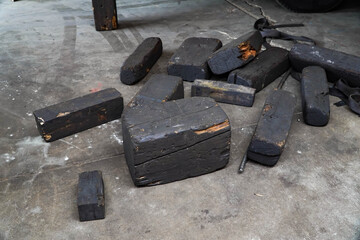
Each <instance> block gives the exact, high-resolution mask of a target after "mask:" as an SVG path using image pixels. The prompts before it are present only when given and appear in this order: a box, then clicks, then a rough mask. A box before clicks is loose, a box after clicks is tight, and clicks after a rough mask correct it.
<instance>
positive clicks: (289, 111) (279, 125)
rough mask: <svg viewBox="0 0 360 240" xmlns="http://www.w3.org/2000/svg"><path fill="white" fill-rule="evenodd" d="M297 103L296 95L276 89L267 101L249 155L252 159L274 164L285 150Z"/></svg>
mask: <svg viewBox="0 0 360 240" xmlns="http://www.w3.org/2000/svg"><path fill="white" fill-rule="evenodd" d="M295 104H296V98H295V95H294V94H292V93H290V92H287V91H284V90H275V91H274V92H272V93H271V94H270V95H269V97H268V98H267V99H266V101H265V105H264V108H263V110H262V113H261V116H260V119H259V122H258V125H257V127H256V129H255V133H254V135H253V137H252V139H251V142H250V145H249V148H248V151H247V155H248V158H249V159H250V160H253V161H256V162H259V163H261V164H264V165H268V166H273V165H275V164H276V163H277V161H278V159H279V158H280V155H281V153H282V152H283V150H284V147H285V143H286V139H287V136H288V134H289V130H290V127H291V120H292V117H293V113H294V109H295Z"/></svg>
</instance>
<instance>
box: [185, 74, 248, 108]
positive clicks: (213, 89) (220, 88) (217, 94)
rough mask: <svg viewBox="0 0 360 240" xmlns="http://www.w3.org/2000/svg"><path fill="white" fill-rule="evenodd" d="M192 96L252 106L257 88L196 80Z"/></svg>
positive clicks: (192, 88)
mask: <svg viewBox="0 0 360 240" xmlns="http://www.w3.org/2000/svg"><path fill="white" fill-rule="evenodd" d="M191 96H192V97H194V96H199V97H211V98H213V99H215V101H217V102H223V103H230V104H236V105H240V106H246V107H251V106H252V105H253V103H254V98H255V89H254V88H250V87H245V86H241V85H236V84H229V83H224V82H219V81H209V80H199V79H197V80H195V82H194V84H193V85H192V86H191Z"/></svg>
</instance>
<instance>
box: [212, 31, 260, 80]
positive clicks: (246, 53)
mask: <svg viewBox="0 0 360 240" xmlns="http://www.w3.org/2000/svg"><path fill="white" fill-rule="evenodd" d="M263 41H264V40H263V38H262V36H261V34H260V32H259V31H252V32H249V33H247V34H245V35H243V36H241V37H239V38H237V39H235V40H233V41H232V42H230V43H228V44H226V45H224V46H223V47H222V48H220V49H219V50H217V51H216V52H214V53H213V54H212V55H211V56H210V57H209V59H208V65H209V67H210V69H211V71H212V72H213V73H214V74H223V73H226V72H230V71H231V70H233V69H235V68H238V67H241V66H242V65H245V64H246V63H248V62H250V61H251V60H252V59H253V58H254V57H255V56H256V55H257V54H258V53H259V51H260V49H261V45H262V43H263Z"/></svg>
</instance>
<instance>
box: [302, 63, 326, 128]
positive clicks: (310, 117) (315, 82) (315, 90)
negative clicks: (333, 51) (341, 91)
mask: <svg viewBox="0 0 360 240" xmlns="http://www.w3.org/2000/svg"><path fill="white" fill-rule="evenodd" d="M301 98H302V108H303V116H304V121H305V123H306V124H308V125H312V126H325V125H326V124H327V123H328V122H329V118H330V101H329V87H328V84H327V78H326V73H325V70H324V69H323V68H321V67H317V66H310V67H306V68H304V69H303V71H302V78H301Z"/></svg>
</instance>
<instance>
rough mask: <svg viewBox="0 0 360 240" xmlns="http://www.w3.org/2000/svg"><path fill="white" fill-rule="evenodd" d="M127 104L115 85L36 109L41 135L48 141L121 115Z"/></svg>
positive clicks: (36, 118)
mask: <svg viewBox="0 0 360 240" xmlns="http://www.w3.org/2000/svg"><path fill="white" fill-rule="evenodd" d="M123 108H124V104H123V98H122V97H121V94H120V93H119V92H118V91H117V90H116V89H115V88H107V89H104V90H102V91H99V92H95V93H91V94H88V95H85V96H82V97H78V98H74V99H71V100H69V101H66V102H62V103H58V104H55V105H52V106H49V107H46V108H42V109H39V110H36V111H34V113H33V114H34V116H35V121H36V124H37V128H38V130H39V132H40V135H41V136H42V137H43V138H44V139H45V141H47V142H52V141H55V140H57V139H60V138H63V137H66V136H69V135H71V134H74V133H77V132H81V131H83V130H86V129H89V128H92V127H95V126H98V125H101V124H103V123H106V122H109V121H112V120H115V119H118V118H120V117H121V113H122V111H123Z"/></svg>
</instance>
